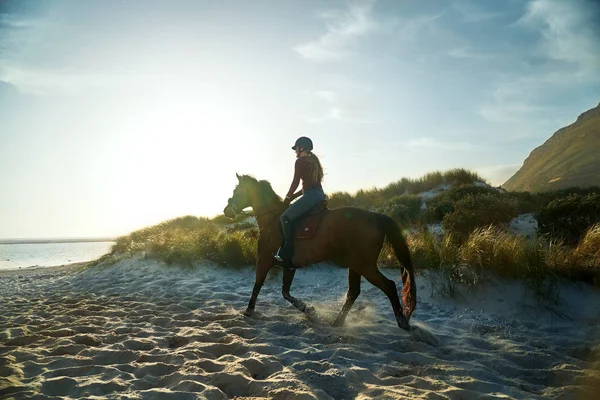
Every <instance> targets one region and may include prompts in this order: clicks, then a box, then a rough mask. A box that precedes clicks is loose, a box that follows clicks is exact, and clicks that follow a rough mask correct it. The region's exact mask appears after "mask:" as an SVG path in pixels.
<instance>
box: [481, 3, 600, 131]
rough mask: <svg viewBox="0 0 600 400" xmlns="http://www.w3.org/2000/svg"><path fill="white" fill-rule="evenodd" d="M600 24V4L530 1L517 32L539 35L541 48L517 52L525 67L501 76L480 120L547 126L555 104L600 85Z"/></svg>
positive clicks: (514, 27) (517, 66) (482, 108)
mask: <svg viewBox="0 0 600 400" xmlns="http://www.w3.org/2000/svg"><path fill="white" fill-rule="evenodd" d="M599 20H600V4H598V3H594V2H592V1H587V0H572V1H562V0H533V1H531V2H530V3H529V4H528V6H527V8H526V11H525V13H524V15H523V16H522V17H521V18H520V19H519V20H518V22H517V23H516V24H514V25H513V26H512V28H513V29H517V30H523V29H524V30H526V31H529V32H530V33H531V32H534V33H537V34H538V40H537V44H533V45H532V47H525V48H518V47H515V49H514V50H515V52H516V53H519V54H520V55H521V56H520V57H521V58H522V59H524V60H525V61H526V62H525V63H520V64H518V65H515V67H516V68H515V69H513V70H512V71H511V70H507V71H506V72H504V73H503V74H502V80H500V81H498V82H497V83H496V84H495V88H494V89H493V91H492V92H491V94H490V97H489V98H488V100H487V101H484V102H483V103H482V104H481V106H479V108H478V110H477V112H478V114H479V115H481V116H482V117H483V118H485V119H487V120H489V121H492V122H520V121H524V120H535V119H539V117H540V116H541V115H544V119H546V120H547V119H548V116H549V115H552V113H553V112H554V111H556V110H555V109H554V108H555V107H556V106H555V105H554V106H553V105H552V103H553V100H552V99H557V98H559V97H563V96H565V95H566V93H573V92H574V91H575V90H577V88H580V89H583V88H586V87H589V86H590V84H597V83H599V82H600V25H599V24H598V23H597V21H599ZM515 46H517V45H515ZM527 61H535V62H534V63H528V62H527ZM554 103H556V102H554Z"/></svg>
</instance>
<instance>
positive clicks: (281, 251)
mask: <svg viewBox="0 0 600 400" xmlns="http://www.w3.org/2000/svg"><path fill="white" fill-rule="evenodd" d="M281 253H283V248H281V247H280V248H279V249H277V253H275V255H274V256H273V257H274V258H275V259H276V260H277V261H279V262H283V257H281Z"/></svg>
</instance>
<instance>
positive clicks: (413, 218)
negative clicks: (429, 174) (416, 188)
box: [377, 194, 422, 225]
mask: <svg viewBox="0 0 600 400" xmlns="http://www.w3.org/2000/svg"><path fill="white" fill-rule="evenodd" d="M377 211H378V212H380V213H383V214H386V215H389V216H390V217H392V218H393V219H394V220H395V221H396V222H398V223H399V224H401V225H408V224H411V223H415V222H419V221H421V220H422V212H421V197H420V196H418V195H415V194H410V195H402V196H396V197H394V198H392V199H390V200H389V201H388V202H387V203H385V204H384V205H383V206H382V207H380V208H378V209H377Z"/></svg>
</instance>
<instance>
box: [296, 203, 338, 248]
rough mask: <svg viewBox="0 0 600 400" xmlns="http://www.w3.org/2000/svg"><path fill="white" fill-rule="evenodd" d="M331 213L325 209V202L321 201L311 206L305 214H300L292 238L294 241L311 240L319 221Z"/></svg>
mask: <svg viewBox="0 0 600 400" xmlns="http://www.w3.org/2000/svg"><path fill="white" fill-rule="evenodd" d="M329 211H331V210H330V209H329V208H327V200H323V201H321V202H319V203H317V204H315V205H314V206H313V208H311V209H310V210H308V211H307V212H306V213H304V214H302V215H301V216H300V218H298V221H297V222H296V223H295V225H297V227H296V231H295V235H294V237H295V238H296V239H312V238H314V237H315V235H316V234H317V229H318V228H319V224H320V223H321V220H322V219H323V217H324V216H325V215H327V213H328V212H329Z"/></svg>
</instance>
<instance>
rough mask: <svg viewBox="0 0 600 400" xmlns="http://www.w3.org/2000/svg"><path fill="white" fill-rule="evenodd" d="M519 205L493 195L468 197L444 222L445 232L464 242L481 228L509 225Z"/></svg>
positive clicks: (459, 203)
mask: <svg viewBox="0 0 600 400" xmlns="http://www.w3.org/2000/svg"><path fill="white" fill-rule="evenodd" d="M516 213H517V204H516V202H515V201H514V200H512V199H509V198H501V197H498V196H495V195H491V194H484V195H479V196H474V195H468V196H467V197H465V198H464V199H462V200H459V201H458V202H456V204H455V206H454V211H453V212H452V213H450V214H448V215H446V216H445V217H444V219H443V221H442V227H443V228H444V231H445V232H447V233H449V234H451V235H452V236H453V237H454V238H455V239H456V240H458V241H459V242H462V241H464V240H466V239H467V238H468V236H469V234H470V233H471V232H472V231H473V230H475V229H476V228H479V227H484V226H488V225H502V224H507V223H508V222H510V220H511V219H513V218H514V217H515V216H516Z"/></svg>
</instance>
